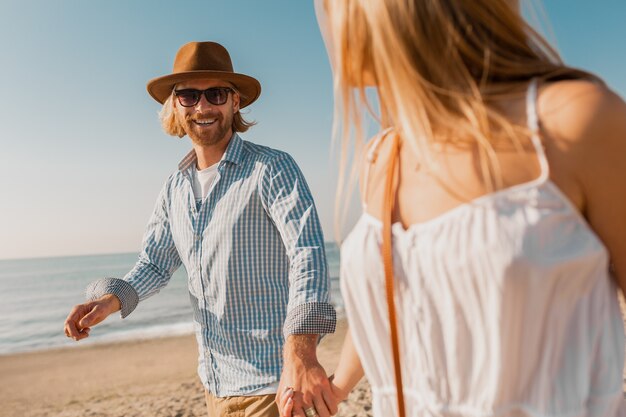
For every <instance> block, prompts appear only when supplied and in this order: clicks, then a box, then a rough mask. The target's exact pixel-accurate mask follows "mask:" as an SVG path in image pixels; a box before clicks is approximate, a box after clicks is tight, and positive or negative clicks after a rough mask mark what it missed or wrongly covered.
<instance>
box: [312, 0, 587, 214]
mask: <svg viewBox="0 0 626 417" xmlns="http://www.w3.org/2000/svg"><path fill="white" fill-rule="evenodd" d="M514 4H515V2H512V1H511V0H377V1H371V0H342V1H335V0H326V1H325V3H324V8H325V10H326V12H327V13H328V22H329V24H330V39H331V42H332V47H331V48H330V50H331V51H332V52H333V56H331V60H332V61H333V63H334V65H335V68H334V87H335V118H334V127H333V131H334V136H335V137H337V136H338V134H339V133H340V134H341V136H342V140H341V142H340V143H341V149H340V155H341V163H340V181H339V186H338V189H337V197H338V199H337V204H338V205H337V209H339V207H340V206H341V205H340V202H339V196H346V195H349V193H346V192H345V188H346V186H347V184H346V179H345V178H346V165H347V160H348V154H349V152H348V151H349V150H350V149H353V152H354V154H353V158H354V160H355V161H361V160H362V156H361V155H362V152H363V149H364V140H363V135H362V133H363V126H362V117H361V113H362V111H363V110H364V109H367V110H368V111H369V113H370V114H372V115H373V116H374V117H375V118H377V119H380V118H379V117H378V116H377V115H376V114H374V112H373V111H372V110H371V106H370V104H369V103H368V100H367V96H366V87H367V86H368V85H367V84H368V82H369V81H373V82H374V84H375V86H376V87H377V88H378V92H379V98H380V108H381V113H382V115H383V118H382V120H379V121H380V123H381V124H382V127H383V128H385V127H393V128H395V131H396V132H397V133H398V134H399V135H400V137H401V138H402V140H404V141H405V142H408V145H410V146H412V147H413V149H414V150H415V151H416V152H417V155H419V157H420V158H421V159H422V162H423V165H426V166H429V164H430V163H431V158H430V157H429V152H430V148H429V145H430V144H432V142H433V141H435V138H437V140H438V141H439V140H443V141H445V142H450V143H471V144H476V145H478V156H479V160H480V171H481V176H482V178H484V180H485V185H486V187H487V189H489V190H494V189H497V188H499V187H501V178H500V175H499V174H500V169H499V166H498V161H497V159H496V154H495V152H494V148H493V146H492V143H491V141H490V138H491V137H492V136H493V135H492V134H493V133H494V132H498V135H500V137H505V138H510V139H511V140H513V142H514V143H515V144H516V147H517V148H518V149H520V144H519V139H520V137H521V136H523V135H528V133H529V132H527V129H526V128H525V127H521V126H517V125H515V124H514V123H512V122H511V121H510V120H508V119H507V118H506V117H504V116H503V115H502V114H499V113H498V112H497V111H496V110H495V109H493V108H491V107H489V106H487V105H486V102H487V101H488V100H490V99H494V98H497V97H505V96H507V94H510V92H511V91H512V90H511V89H510V87H511V85H515V84H518V85H521V84H522V83H527V82H528V81H529V80H530V79H532V78H534V77H538V78H540V79H544V80H547V79H559V78H574V77H582V76H588V75H589V74H587V73H583V72H582V71H577V70H573V69H571V68H568V67H566V66H565V65H564V64H563V62H562V61H561V59H560V57H559V55H558V53H557V52H556V50H554V49H553V48H552V47H551V46H550V45H549V43H548V42H547V41H546V40H545V39H544V38H543V37H542V36H541V35H540V34H539V33H537V32H536V31H535V30H534V29H533V28H532V27H531V26H530V25H529V24H528V23H526V22H525V21H524V19H523V18H522V16H521V13H519V12H518V11H517V10H515V9H514V7H513V6H514ZM507 86H508V87H507ZM340 125H341V128H340ZM351 133H354V135H351ZM352 136H354V138H352ZM442 138H447V139H442ZM449 138H455V139H449ZM352 141H354V147H351V146H350V145H351V143H352ZM357 172H358V164H352V170H351V172H350V178H349V180H348V183H349V184H353V183H354V179H355V178H356V176H357ZM344 203H345V201H344ZM336 212H339V210H336ZM339 217H340V216H339ZM339 217H338V216H335V220H336V221H337V222H338V221H339V220H340V219H339Z"/></svg>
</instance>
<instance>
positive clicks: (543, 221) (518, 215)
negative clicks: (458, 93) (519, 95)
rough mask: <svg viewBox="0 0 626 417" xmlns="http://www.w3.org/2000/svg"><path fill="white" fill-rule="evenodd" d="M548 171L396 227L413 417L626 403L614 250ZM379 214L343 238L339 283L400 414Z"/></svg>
mask: <svg viewBox="0 0 626 417" xmlns="http://www.w3.org/2000/svg"><path fill="white" fill-rule="evenodd" d="M535 101H536V84H535V83H534V82H533V83H531V87H530V88H529V91H528V95H527V112H528V120H529V127H530V128H531V129H532V130H533V132H535V135H534V136H533V143H534V145H535V148H536V151H537V154H538V158H539V160H540V163H541V167H542V173H541V176H540V177H539V178H537V179H536V180H534V181H531V182H527V183H523V184H519V185H516V186H513V187H510V188H507V189H504V190H502V191H499V192H496V193H492V194H488V195H485V196H482V197H479V198H477V199H475V200H472V201H471V202H469V203H467V204H463V205H461V206H459V207H457V208H455V209H453V210H451V211H449V212H446V213H444V214H442V215H440V216H438V217H436V218H434V219H433V220H430V221H427V222H424V223H419V224H415V225H413V226H411V227H410V228H408V230H404V229H403V227H402V225H401V224H399V223H397V224H394V225H393V227H392V232H393V257H394V273H395V280H396V293H395V302H396V308H397V315H398V330H399V342H400V355H401V364H402V371H403V382H404V398H405V403H406V411H407V416H446V417H452V416H454V417H456V416H459V417H460V416H464V417H467V416H475V417H478V416H480V417H483V416H484V417H486V416H537V417H539V416H542V417H543V416H545V417H548V416H549V417H583V416H585V417H586V416H616V415H623V414H624V406H623V403H624V400H623V398H624V395H623V392H622V371H623V366H624V330H623V324H622V318H621V313H620V309H619V305H618V300H617V287H616V285H615V284H614V282H613V280H612V278H611V277H610V274H609V265H608V253H607V249H606V248H605V246H604V245H603V244H602V242H601V241H600V240H599V239H598V237H597V236H596V235H595V233H594V232H593V231H592V230H591V229H590V227H589V225H588V224H587V223H586V221H585V220H584V218H583V217H582V216H581V215H580V214H579V213H578V211H577V210H576V208H575V207H574V206H573V205H572V204H571V202H570V201H569V200H568V199H567V197H566V196H565V195H564V194H563V193H562V192H561V191H560V190H559V189H558V188H557V187H556V185H555V184H554V183H553V182H552V181H551V180H550V179H549V175H548V163H547V159H546V157H545V154H544V151H543V148H542V146H541V142H540V139H539V137H538V135H537V133H536V132H537V131H538V129H537V126H538V123H537V115H536V110H535ZM381 229H382V224H381V223H380V221H379V220H378V219H376V218H374V217H372V216H371V215H369V214H367V213H366V212H364V213H363V215H362V216H361V218H360V220H359V221H358V223H357V225H356V226H355V228H354V229H353V230H352V232H351V233H350V235H349V236H348V237H347V238H346V240H345V242H344V243H343V245H342V247H341V291H342V295H343V298H344V300H345V305H346V312H347V315H348V320H349V323H350V331H351V334H352V337H353V340H354V344H355V347H356V350H357V352H358V354H359V356H360V358H361V362H362V365H363V368H364V370H365V374H366V377H367V379H368V380H369V382H370V384H371V386H372V396H373V413H374V416H377V417H391V416H395V415H397V411H396V410H397V405H396V397H395V384H394V368H393V360H392V352H391V343H390V338H389V318H388V317H389V316H388V313H387V304H386V299H385V279H384V272H383V263H382V259H381V256H380V246H381V243H382V237H381Z"/></svg>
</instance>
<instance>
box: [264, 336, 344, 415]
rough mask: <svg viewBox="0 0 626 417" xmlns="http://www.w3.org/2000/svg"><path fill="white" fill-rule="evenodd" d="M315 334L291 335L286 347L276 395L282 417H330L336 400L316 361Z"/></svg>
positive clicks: (335, 408) (320, 366)
mask: <svg viewBox="0 0 626 417" xmlns="http://www.w3.org/2000/svg"><path fill="white" fill-rule="evenodd" d="M316 346H317V335H291V336H290V337H289V339H288V340H287V343H286V344H285V361H284V367H283V373H282V376H281V379H280V384H279V386H278V393H277V394H276V405H277V406H278V408H279V411H280V413H281V417H283V416H284V417H292V415H293V416H294V417H316V416H319V417H330V416H331V415H334V414H335V413H337V403H338V401H337V398H336V396H335V394H334V393H333V391H332V389H331V385H330V382H329V380H328V378H327V377H326V371H325V370H324V368H323V367H322V365H320V363H319V362H318V361H317V357H316V354H315V349H316Z"/></svg>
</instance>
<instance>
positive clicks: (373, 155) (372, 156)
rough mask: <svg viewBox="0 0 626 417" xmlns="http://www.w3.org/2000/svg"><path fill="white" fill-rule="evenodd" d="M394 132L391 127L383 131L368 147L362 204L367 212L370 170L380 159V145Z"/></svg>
mask: <svg viewBox="0 0 626 417" xmlns="http://www.w3.org/2000/svg"><path fill="white" fill-rule="evenodd" d="M392 130H393V128H391V127H389V128H387V129H385V130H383V131H382V132H380V133H379V134H378V135H376V136H375V137H374V139H372V141H371V143H369V144H368V145H367V158H366V164H367V165H365V175H364V176H363V200H362V202H361V205H362V207H363V211H365V209H366V208H367V190H368V185H369V175H370V168H371V166H372V164H373V163H374V162H376V159H377V158H378V150H379V148H380V144H381V143H382V142H383V140H384V139H385V137H386V136H387V135H388V134H389V132H391V131H392Z"/></svg>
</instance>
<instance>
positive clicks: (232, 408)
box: [204, 390, 279, 417]
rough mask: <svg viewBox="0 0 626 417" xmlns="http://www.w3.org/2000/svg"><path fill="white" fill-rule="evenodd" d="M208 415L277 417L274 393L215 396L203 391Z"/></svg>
mask: <svg viewBox="0 0 626 417" xmlns="http://www.w3.org/2000/svg"><path fill="white" fill-rule="evenodd" d="M204 396H205V397H206V406H207V409H208V411H209V417H278V416H279V414H278V407H277V406H276V403H274V399H275V398H276V395H274V394H272V395H253V396H249V397H243V396H242V397H222V398H220V397H216V396H214V395H212V394H209V393H208V392H207V391H206V390H205V391H204Z"/></svg>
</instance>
